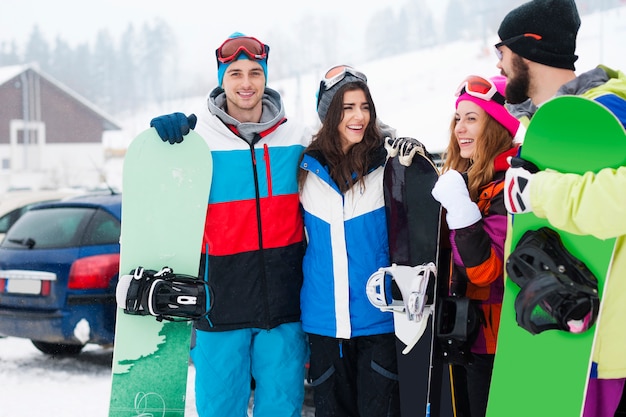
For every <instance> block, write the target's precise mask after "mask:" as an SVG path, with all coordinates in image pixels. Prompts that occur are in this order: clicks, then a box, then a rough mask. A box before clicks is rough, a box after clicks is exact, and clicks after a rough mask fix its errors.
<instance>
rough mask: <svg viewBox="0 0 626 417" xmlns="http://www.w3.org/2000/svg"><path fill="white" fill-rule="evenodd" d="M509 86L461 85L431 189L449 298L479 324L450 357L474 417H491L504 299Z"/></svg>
mask: <svg viewBox="0 0 626 417" xmlns="http://www.w3.org/2000/svg"><path fill="white" fill-rule="evenodd" d="M505 81H506V78H504V77H501V76H497V77H492V78H483V77H480V76H475V75H473V76H470V77H468V78H466V79H465V80H464V81H463V83H461V85H460V86H459V88H458V90H457V93H456V95H457V97H458V98H457V100H456V112H455V113H454V117H453V118H452V122H451V124H450V142H449V144H448V149H447V151H446V155H445V162H444V165H443V168H442V172H443V173H442V175H441V176H440V177H439V180H438V181H437V183H436V184H435V187H434V188H433V190H432V194H433V196H434V197H435V199H437V201H439V202H440V203H441V205H442V206H443V207H444V208H445V210H446V222H447V225H448V229H449V230H450V243H451V247H452V265H451V270H450V277H449V288H448V291H449V296H450V299H451V300H455V299H459V298H463V297H465V298H469V299H470V305H471V306H473V308H474V310H473V312H474V313H475V315H476V316H477V317H478V321H479V322H480V325H478V326H475V327H474V328H472V329H467V332H468V335H467V336H468V337H467V341H466V342H465V343H464V344H461V346H462V349H460V350H461V353H460V354H458V352H455V353H457V354H456V355H450V356H449V357H448V360H449V361H450V362H451V363H452V364H456V365H458V366H455V367H454V369H455V370H456V372H457V373H458V374H459V378H457V384H455V385H457V386H456V387H455V392H456V396H457V397H458V401H457V407H468V408H469V410H465V411H466V412H468V411H469V413H470V415H471V416H472V417H483V416H484V415H485V413H486V408H487V398H488V395H489V386H490V383H491V372H492V369H493V360H494V356H495V350H496V341H497V337H498V327H499V324H500V311H501V308H502V297H503V293H504V276H503V273H504V266H503V262H504V261H503V259H504V250H503V247H504V241H505V238H506V230H507V212H506V208H505V206H504V192H503V190H504V174H505V171H506V169H507V168H508V163H507V161H506V158H507V157H508V156H514V155H515V154H516V153H517V147H518V145H516V144H515V143H514V140H513V138H514V137H515V135H516V134H517V133H518V129H519V126H520V125H519V122H518V121H517V119H515V118H514V117H513V116H511V115H510V114H509V112H508V111H507V109H506V107H505V106H504V104H505V98H504V91H505ZM444 350H445V349H444ZM459 366H460V367H461V368H460V367H459ZM461 374H465V378H461ZM462 379H466V383H464V384H461V383H459V382H458V381H460V380H462ZM464 397H467V403H468V404H464V401H463V399H464Z"/></svg>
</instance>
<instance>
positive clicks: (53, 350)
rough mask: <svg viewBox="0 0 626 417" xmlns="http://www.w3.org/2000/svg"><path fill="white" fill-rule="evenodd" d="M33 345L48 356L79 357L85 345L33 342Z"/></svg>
mask: <svg viewBox="0 0 626 417" xmlns="http://www.w3.org/2000/svg"><path fill="white" fill-rule="evenodd" d="M31 342H33V345H35V347H36V348H37V349H39V350H40V351H41V352H43V353H45V354H46V355H78V354H79V353H80V351H81V350H83V347H84V346H83V345H66V344H63V343H48V342H39V341H36V340H31Z"/></svg>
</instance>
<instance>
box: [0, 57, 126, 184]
mask: <svg viewBox="0 0 626 417" xmlns="http://www.w3.org/2000/svg"><path fill="white" fill-rule="evenodd" d="M120 129H121V128H120V126H119V125H118V124H117V123H116V122H114V121H113V119H112V118H111V117H110V116H108V115H106V114H105V113H104V112H103V111H102V110H100V109H98V108H96V106H95V105H94V104H92V103H90V102H88V101H87V100H86V99H85V98H83V97H81V96H80V95H78V94H77V93H76V92H74V91H72V90H71V89H69V88H68V87H67V86H64V85H63V84H62V83H60V82H59V81H57V80H55V79H53V78H52V77H50V76H49V75H46V74H45V73H43V72H42V71H40V70H39V69H38V68H37V66H36V65H32V64H28V65H14V66H6V67H0V192H1V191H5V190H10V189H16V188H32V189H44V188H64V187H81V188H93V187H96V186H98V185H99V184H100V183H101V181H102V178H100V172H101V168H102V166H103V164H104V145H103V133H105V132H106V131H111V130H120Z"/></svg>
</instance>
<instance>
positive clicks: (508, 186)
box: [504, 158, 536, 214]
mask: <svg viewBox="0 0 626 417" xmlns="http://www.w3.org/2000/svg"><path fill="white" fill-rule="evenodd" d="M520 161H521V162H520ZM524 162H525V161H523V160H522V159H519V158H513V159H512V160H510V163H511V166H512V167H511V168H509V169H507V171H506V175H505V176H504V205H505V206H506V210H507V211H508V212H509V213H511V214H519V213H529V212H531V211H533V209H532V206H531V205H530V181H531V180H532V178H533V173H532V172H531V171H529V170H528V169H526V168H525V167H524V166H521V164H523V163H524ZM531 169H532V168H531ZM535 172H536V168H535Z"/></svg>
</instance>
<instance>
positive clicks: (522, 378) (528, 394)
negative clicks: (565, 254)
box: [487, 96, 626, 417]
mask: <svg viewBox="0 0 626 417" xmlns="http://www.w3.org/2000/svg"><path fill="white" fill-rule="evenodd" d="M521 156H522V158H524V159H526V160H528V161H531V162H533V163H534V164H535V165H537V166H538V167H539V169H546V168H550V169H553V170H556V171H559V172H571V173H577V174H582V173H584V172H586V171H593V172H597V171H599V170H600V169H602V168H606V167H618V166H622V165H625V163H626V136H625V134H624V129H623V127H622V125H621V124H620V122H619V121H618V120H617V118H616V117H615V116H614V115H613V114H612V113H610V112H609V111H608V110H607V109H606V108H605V107H603V106H602V105H600V104H598V103H596V102H595V101H592V100H589V99H586V98H583V97H577V96H561V97H557V98H554V99H552V100H550V101H548V102H546V103H545V104H543V105H542V106H541V107H540V109H539V110H538V111H537V113H536V114H535V115H534V116H533V118H532V121H531V123H530V125H529V126H528V131H527V133H526V137H525V139H524V144H523V146H522V150H521ZM542 226H547V227H550V228H552V229H554V230H555V231H557V232H558V234H559V235H560V237H561V240H562V241H563V245H564V246H565V248H566V249H567V250H568V251H569V252H570V253H571V254H572V255H573V256H575V257H576V258H578V259H580V260H581V261H583V262H584V263H585V264H586V265H587V267H588V268H589V270H591V272H592V273H593V274H594V275H595V276H596V277H597V279H598V293H599V294H602V290H603V288H604V284H605V278H606V275H607V270H608V267H609V263H610V261H611V257H612V252H613V246H614V244H615V239H607V240H600V239H596V238H594V237H592V236H577V235H573V234H570V233H566V232H564V231H561V230H558V229H556V228H554V227H553V226H551V225H550V224H549V223H548V222H547V220H545V219H539V218H537V217H536V216H535V215H534V214H532V213H526V214H517V215H515V216H513V230H512V232H511V233H512V235H511V237H512V240H511V243H512V248H514V247H515V245H516V244H517V242H518V240H519V239H520V237H521V236H522V235H523V233H524V232H525V231H526V230H529V229H532V230H537V229H539V228H540V227H542ZM519 291H520V288H519V287H518V286H517V285H516V284H515V283H514V282H513V281H511V279H510V278H509V277H508V276H507V277H506V279H505V293H504V302H503V305H502V316H501V319H500V320H501V321H500V331H499V336H498V347H497V351H496V357H495V364H494V370H493V377H492V381H491V390H490V395H489V403H488V408H487V416H488V417H502V416H507V417H516V416H519V417H528V416H535V417H541V416H546V417H554V416H568V417H570V416H571V417H574V416H580V415H581V410H582V407H583V402H584V398H585V392H586V385H587V380H588V377H589V372H590V365H591V351H592V347H593V343H594V334H595V332H596V329H597V325H594V326H592V327H591V328H590V329H589V330H587V331H585V332H582V333H579V334H574V333H569V332H566V331H561V330H547V331H544V332H541V333H538V334H536V335H532V334H531V333H530V332H528V331H526V330H525V329H523V328H522V327H520V326H518V324H517V322H516V317H515V307H514V303H515V298H516V296H517V294H518V293H519Z"/></svg>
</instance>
